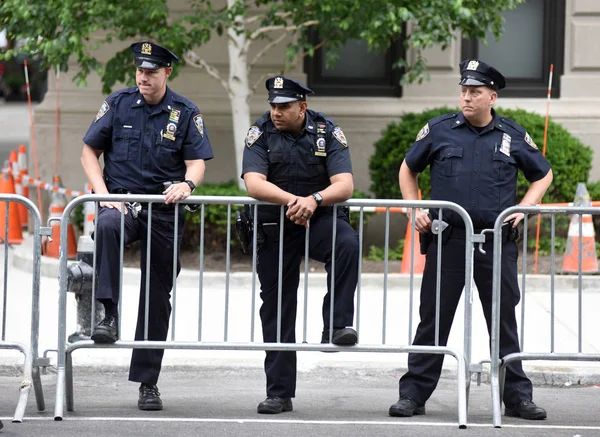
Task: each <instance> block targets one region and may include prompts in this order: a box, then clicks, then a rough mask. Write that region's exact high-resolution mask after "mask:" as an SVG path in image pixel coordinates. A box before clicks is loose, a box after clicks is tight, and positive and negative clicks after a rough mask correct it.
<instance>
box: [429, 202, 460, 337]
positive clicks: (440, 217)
mask: <svg viewBox="0 0 600 437" xmlns="http://www.w3.org/2000/svg"><path fill="white" fill-rule="evenodd" d="M443 211H444V210H443V209H442V208H440V210H439V212H438V220H439V221H440V223H442V221H443V220H444V219H443ZM441 228H442V227H441V226H440V230H439V232H440V233H438V239H437V275H436V278H435V341H434V345H435V346H439V345H440V290H441V289H442V250H443V249H442V240H443V238H442V234H441V232H443V231H442V229H441ZM466 285H467V284H466V283H465V286H466Z"/></svg>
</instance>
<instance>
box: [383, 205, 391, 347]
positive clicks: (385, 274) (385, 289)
mask: <svg viewBox="0 0 600 437" xmlns="http://www.w3.org/2000/svg"><path fill="white" fill-rule="evenodd" d="M383 247H384V249H383V311H382V312H383V315H382V318H381V343H383V344H385V341H386V335H385V334H386V328H387V298H388V269H389V264H388V259H389V256H390V208H389V207H386V208H385V237H384V245H383Z"/></svg>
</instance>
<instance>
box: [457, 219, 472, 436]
mask: <svg viewBox="0 0 600 437" xmlns="http://www.w3.org/2000/svg"><path fill="white" fill-rule="evenodd" d="M473 233H474V230H473V223H472V222H471V221H468V222H467V221H465V235H466V238H465V316H464V332H463V349H464V350H463V358H464V360H465V367H464V374H463V375H462V376H464V378H462V377H461V371H460V370H461V368H460V367H458V368H457V373H458V384H459V386H458V418H459V419H458V420H459V428H466V423H467V404H468V394H469V390H470V387H471V374H470V369H469V366H470V364H471V347H472V333H473V326H472V325H473V281H474V280H473V267H474V264H475V255H474V254H475V244H474V242H473ZM461 396H464V399H462V400H461ZM461 418H462V419H461ZM461 423H462V425H461Z"/></svg>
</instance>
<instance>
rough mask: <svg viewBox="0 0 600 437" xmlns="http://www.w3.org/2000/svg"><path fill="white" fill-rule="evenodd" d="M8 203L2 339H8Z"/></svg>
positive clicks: (5, 235)
mask: <svg viewBox="0 0 600 437" xmlns="http://www.w3.org/2000/svg"><path fill="white" fill-rule="evenodd" d="M4 203H5V204H6V206H5V208H6V211H5V212H6V216H5V217H4V223H6V226H5V227H4V293H3V296H2V341H5V340H6V304H7V303H8V223H9V222H8V207H9V203H8V201H6V202H4Z"/></svg>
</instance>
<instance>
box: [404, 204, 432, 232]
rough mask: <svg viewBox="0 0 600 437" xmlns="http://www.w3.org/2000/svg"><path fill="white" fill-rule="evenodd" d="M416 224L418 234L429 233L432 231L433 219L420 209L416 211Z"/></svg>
mask: <svg viewBox="0 0 600 437" xmlns="http://www.w3.org/2000/svg"><path fill="white" fill-rule="evenodd" d="M410 215H411V214H409V216H410ZM414 222H415V229H416V230H417V231H418V232H422V233H427V232H429V231H430V230H431V217H429V213H427V212H426V211H423V210H422V209H420V208H417V209H416V210H415V215H414Z"/></svg>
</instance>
